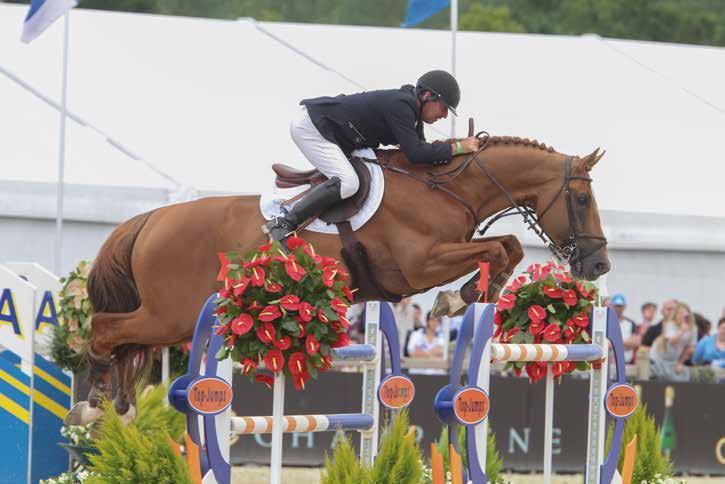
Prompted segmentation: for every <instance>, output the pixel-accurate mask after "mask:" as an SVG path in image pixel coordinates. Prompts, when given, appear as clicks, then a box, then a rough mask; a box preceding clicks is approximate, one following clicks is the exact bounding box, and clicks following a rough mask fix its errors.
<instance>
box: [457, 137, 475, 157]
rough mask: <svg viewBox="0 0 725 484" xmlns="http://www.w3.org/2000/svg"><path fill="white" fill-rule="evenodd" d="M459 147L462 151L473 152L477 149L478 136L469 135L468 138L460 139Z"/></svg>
mask: <svg viewBox="0 0 725 484" xmlns="http://www.w3.org/2000/svg"><path fill="white" fill-rule="evenodd" d="M461 147H462V148H463V152H464V153H473V152H474V151H478V138H476V137H475V136H471V137H470V138H464V139H462V140H461Z"/></svg>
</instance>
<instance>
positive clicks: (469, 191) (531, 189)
mask: <svg viewBox="0 0 725 484" xmlns="http://www.w3.org/2000/svg"><path fill="white" fill-rule="evenodd" d="M464 156H465V155H464ZM564 158H565V157H564V155H562V154H561V153H557V152H555V151H548V150H544V149H540V148H536V147H531V146H510V145H495V146H492V147H490V148H487V149H485V150H483V151H481V152H480V153H479V154H478V159H479V162H480V164H481V165H484V166H485V168H486V169H487V170H488V171H489V173H490V174H491V175H492V176H493V177H494V178H495V179H496V180H497V181H498V182H499V183H500V184H501V186H502V187H503V188H504V189H505V190H506V192H508V195H510V196H511V198H512V199H513V200H514V201H515V202H516V203H517V204H522V203H533V204H535V203H536V202H537V200H538V199H539V198H540V197H547V196H548V194H549V192H551V191H552V189H553V187H554V185H556V184H558V183H560V181H559V180H561V179H563V176H564V172H563V169H564V168H563V166H564V165H563V160H564ZM476 165H477V162H476V160H474V161H473V162H472V163H471V164H470V166H469V167H468V168H467V169H466V172H465V174H464V176H461V177H460V178H461V180H460V182H459V184H460V185H461V188H462V190H464V191H465V193H466V195H465V197H466V199H468V200H470V202H471V204H472V205H474V206H475V207H477V208H478V210H479V216H480V218H481V219H484V218H487V217H489V216H490V215H493V214H495V213H497V212H500V211H501V210H504V209H506V208H508V207H510V206H511V202H510V200H509V197H508V196H507V195H506V194H505V193H504V191H503V190H501V188H500V187H498V186H497V185H496V183H494V181H493V180H492V179H491V178H490V177H489V176H488V175H487V174H486V173H484V170H483V169H482V168H481V167H480V166H476ZM479 222H480V220H479Z"/></svg>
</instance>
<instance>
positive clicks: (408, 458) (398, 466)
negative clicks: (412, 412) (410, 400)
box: [372, 410, 423, 484]
mask: <svg viewBox="0 0 725 484" xmlns="http://www.w3.org/2000/svg"><path fill="white" fill-rule="evenodd" d="M408 427H409V426H408V411H407V410H403V411H402V412H400V413H399V414H397V415H396V416H395V417H393V421H392V424H391V425H390V426H389V427H388V429H387V430H386V432H385V434H383V438H382V442H381V444H380V451H379V452H378V455H377V457H376V458H375V465H374V467H373V473H372V477H373V482H395V483H397V484H408V483H410V484H417V483H418V482H420V480H421V478H422V477H423V456H422V453H421V451H420V448H418V446H417V445H416V444H415V435H414V434H413V433H410V434H409V433H408Z"/></svg>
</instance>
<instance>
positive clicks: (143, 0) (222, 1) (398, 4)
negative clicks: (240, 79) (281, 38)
mask: <svg viewBox="0 0 725 484" xmlns="http://www.w3.org/2000/svg"><path fill="white" fill-rule="evenodd" d="M9 2H10V3H27V0H9ZM407 3H408V2H407V0H367V1H365V2H361V1H360V0H305V1H304V2H300V1H298V0H205V1H204V2H199V1H196V0H84V1H83V2H81V4H80V8H92V9H99V10H117V11H126V12H145V13H157V14H164V15H183V16H189V17H207V18H220V19H236V18H239V17H253V18H256V19H258V20H266V21H283V22H303V23H321V24H344V25H373V26H381V27H398V26H400V24H401V22H402V21H403V19H404V17H405V12H406V9H407ZM459 21H460V28H461V29H463V30H478V31H488V32H530V33H542V34H560V35H580V34H584V33H597V34H599V35H602V36H606V37H616V38H623V39H639V40H654V41H660V42H680V43H686V44H704V45H720V46H723V45H725V3H723V2H713V1H711V0H509V1H503V0H460V1H459ZM449 26H450V10H449V9H447V8H446V9H443V10H442V11H440V12H438V13H436V14H435V15H433V16H432V17H430V18H429V19H428V20H426V21H425V22H423V23H422V24H420V25H419V26H417V27H422V28H435V29H447V28H449Z"/></svg>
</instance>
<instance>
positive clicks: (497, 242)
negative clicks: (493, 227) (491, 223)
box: [433, 235, 524, 316]
mask: <svg viewBox="0 0 725 484" xmlns="http://www.w3.org/2000/svg"><path fill="white" fill-rule="evenodd" d="M471 244H481V245H482V246H483V248H484V250H485V254H484V257H481V258H480V259H476V260H474V261H473V262H474V263H475V264H476V265H475V266H474V267H473V269H475V268H476V267H477V263H478V262H489V264H490V267H489V277H490V281H489V286H488V300H489V301H496V300H497V299H498V296H499V293H500V292H501V289H502V288H503V287H504V286H505V285H506V281H508V279H509V277H511V274H512V273H513V270H514V268H515V267H516V266H517V265H518V263H519V262H521V259H523V256H524V251H523V249H522V247H521V243H520V242H519V240H518V239H517V238H516V237H515V236H513V235H503V236H497V237H487V238H484V239H475V240H473V241H471ZM499 247H500V248H502V249H503V251H504V252H505V257H501V256H500V255H498V256H497V251H500V250H501V249H500V248H499ZM492 250H493V252H492ZM492 256H493V257H492ZM473 269H472V270H473ZM480 276H481V274H480V272H478V271H477V272H476V274H475V275H474V276H473V277H472V278H471V279H469V280H468V281H467V282H466V283H465V284H464V285H463V286H462V287H461V289H459V290H458V291H441V292H439V293H438V296H437V297H436V301H435V303H434V305H433V315H434V316H442V315H449V316H452V315H457V314H460V313H462V312H463V311H465V308H466V307H467V306H468V305H469V304H471V303H474V302H477V301H479V300H480V298H481V296H482V294H481V292H480V291H479V290H478V289H477V286H478V281H479V279H480Z"/></svg>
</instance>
